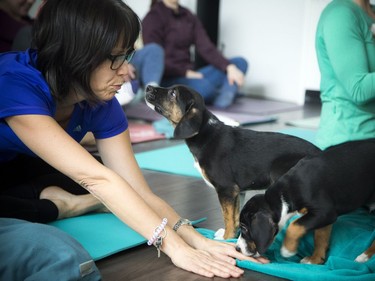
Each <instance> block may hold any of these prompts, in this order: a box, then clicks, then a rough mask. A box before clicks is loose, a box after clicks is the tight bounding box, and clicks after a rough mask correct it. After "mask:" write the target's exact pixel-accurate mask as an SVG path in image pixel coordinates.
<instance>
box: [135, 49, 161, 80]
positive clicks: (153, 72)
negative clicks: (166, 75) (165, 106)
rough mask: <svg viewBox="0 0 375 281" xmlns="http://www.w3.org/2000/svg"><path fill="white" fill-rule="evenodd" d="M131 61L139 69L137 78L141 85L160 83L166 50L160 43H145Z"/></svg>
mask: <svg viewBox="0 0 375 281" xmlns="http://www.w3.org/2000/svg"><path fill="white" fill-rule="evenodd" d="M130 63H131V64H132V65H133V66H134V67H135V69H136V71H137V80H138V82H139V84H140V85H141V86H143V87H145V86H146V85H148V84H154V85H160V81H161V78H162V76H163V72H164V50H163V48H162V47H161V46H160V45H158V44H156V43H150V44H146V45H144V46H143V48H141V49H139V50H137V51H136V52H135V54H134V57H133V59H132V60H131V62H130Z"/></svg>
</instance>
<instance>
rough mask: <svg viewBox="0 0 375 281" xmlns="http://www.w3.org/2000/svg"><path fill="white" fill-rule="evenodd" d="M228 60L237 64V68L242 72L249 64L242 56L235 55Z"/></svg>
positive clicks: (244, 71)
mask: <svg viewBox="0 0 375 281" xmlns="http://www.w3.org/2000/svg"><path fill="white" fill-rule="evenodd" d="M229 61H230V63H233V64H234V65H235V66H237V68H238V69H240V70H241V71H242V72H243V73H246V72H247V70H248V67H249V64H248V62H247V60H246V59H244V58H243V57H235V58H232V59H230V60H229Z"/></svg>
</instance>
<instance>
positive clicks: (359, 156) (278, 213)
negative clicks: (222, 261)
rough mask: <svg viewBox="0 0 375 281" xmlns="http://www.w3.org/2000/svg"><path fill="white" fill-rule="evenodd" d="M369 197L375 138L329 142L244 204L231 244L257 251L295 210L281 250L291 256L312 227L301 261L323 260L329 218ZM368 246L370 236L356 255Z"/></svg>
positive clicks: (373, 198) (374, 177) (374, 179)
mask: <svg viewBox="0 0 375 281" xmlns="http://www.w3.org/2000/svg"><path fill="white" fill-rule="evenodd" d="M372 202H375V139H372V140H367V141H352V142H347V143H344V144H340V145H337V146H333V147H331V148H329V149H327V150H325V151H323V152H322V153H321V154H320V155H318V156H314V157H309V156H308V157H305V158H304V159H302V160H300V161H299V162H298V163H297V164H296V165H295V166H294V167H293V168H291V169H290V170H289V171H288V172H287V173H286V174H285V175H283V176H282V177H280V178H279V179H278V180H277V181H276V182H275V183H274V184H272V185H271V186H270V187H269V188H268V189H267V190H266V191H265V193H264V194H261V195H256V196H254V197H252V198H251V199H250V200H249V201H248V202H247V203H246V204H245V206H244V207H243V209H242V211H241V214H240V229H241V234H240V237H239V239H238V241H237V249H238V250H241V252H242V253H244V254H246V255H248V256H255V257H257V256H259V255H262V254H263V253H264V252H265V251H266V250H267V248H268V247H269V246H270V244H271V243H272V241H273V239H274V236H275V235H276V234H277V233H278V231H279V229H281V227H282V226H283V224H284V223H285V222H286V220H287V219H288V218H289V217H290V216H291V215H293V214H294V213H295V212H299V213H301V215H302V216H301V217H299V218H298V219H296V220H295V221H293V222H292V223H291V224H290V225H289V226H288V228H287V230H286V235H285V238H284V241H283V245H282V248H281V255H282V256H284V257H290V256H293V255H294V254H295V253H296V252H297V248H298V244H299V240H300V238H301V237H303V236H304V235H305V234H306V233H307V232H308V231H310V230H314V243H315V245H314V252H313V254H312V256H310V257H306V258H304V259H302V260H301V262H302V263H313V264H321V263H324V261H325V258H326V251H327V248H328V246H329V239H330V234H331V227H332V223H334V222H335V221H336V219H337V217H338V216H339V215H341V214H345V213H348V212H351V211H353V210H355V209H357V208H359V207H361V206H364V205H367V204H370V203H372ZM374 252H375V242H374V243H373V244H372V246H371V247H370V248H369V249H368V250H367V251H365V252H364V253H363V254H361V255H359V256H358V257H357V259H356V261H358V262H364V261H367V260H368V259H369V258H371V256H372V255H373V254H374Z"/></svg>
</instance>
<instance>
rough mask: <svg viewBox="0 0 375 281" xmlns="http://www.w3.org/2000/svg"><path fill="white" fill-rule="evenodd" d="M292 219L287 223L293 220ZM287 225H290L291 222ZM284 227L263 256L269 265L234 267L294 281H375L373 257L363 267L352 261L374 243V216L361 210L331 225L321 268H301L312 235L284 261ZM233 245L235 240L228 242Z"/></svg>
mask: <svg viewBox="0 0 375 281" xmlns="http://www.w3.org/2000/svg"><path fill="white" fill-rule="evenodd" d="M295 218H296V217H294V218H292V219H291V220H290V221H292V220H293V219H295ZM290 221H289V222H290ZM285 229H286V227H285V228H284V229H283V230H282V231H281V232H280V233H279V234H278V235H277V236H276V238H275V240H274V242H273V244H272V245H271V247H270V248H269V249H268V250H267V252H266V255H265V256H266V257H268V259H269V260H270V261H271V263H269V264H257V263H253V262H249V261H237V265H238V266H240V267H242V268H245V269H249V270H254V271H258V272H262V273H265V274H269V275H274V276H278V277H281V278H286V279H290V280H294V281H299V280H301V281H316V280H319V281H335V280H337V281H374V280H375V257H373V258H372V259H370V260H369V261H367V262H365V263H357V262H355V261H354V260H355V258H356V257H357V256H358V255H359V254H361V253H362V252H363V251H364V250H366V249H367V248H368V247H369V246H370V245H371V243H372V241H373V240H374V239H375V231H374V229H375V215H374V214H369V213H368V212H367V211H366V210H364V209H358V210H357V211H355V212H352V213H349V214H346V215H342V216H340V217H339V218H338V220H337V221H336V222H335V223H334V225H333V230H332V236H331V243H330V248H329V251H328V256H327V260H326V263H325V264H323V265H312V264H300V263H299V261H300V260H301V259H302V258H303V257H305V256H308V255H311V254H312V251H313V245H314V238H313V235H312V233H309V234H308V235H307V236H305V237H304V238H302V239H301V242H300V245H299V248H298V252H297V255H296V256H294V257H291V258H288V259H287V258H283V257H282V256H281V255H280V248H281V244H282V241H283V239H284V237H285ZM199 232H201V233H202V234H203V235H205V236H206V237H209V238H212V239H213V238H214V231H212V230H207V229H199ZM231 241H232V242H235V240H231Z"/></svg>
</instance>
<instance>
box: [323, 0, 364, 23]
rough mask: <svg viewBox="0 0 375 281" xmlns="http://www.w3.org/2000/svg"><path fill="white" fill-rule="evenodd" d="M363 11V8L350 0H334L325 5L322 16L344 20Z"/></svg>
mask: <svg viewBox="0 0 375 281" xmlns="http://www.w3.org/2000/svg"><path fill="white" fill-rule="evenodd" d="M363 13H364V12H363V10H362V9H361V8H360V7H359V6H358V5H357V4H355V3H354V2H353V1H352V0H334V1H332V2H330V3H329V4H328V5H327V6H326V8H325V9H324V10H323V12H322V16H323V17H330V18H332V17H333V18H335V19H343V20H346V19H348V18H353V17H357V16H358V15H361V14H363Z"/></svg>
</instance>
